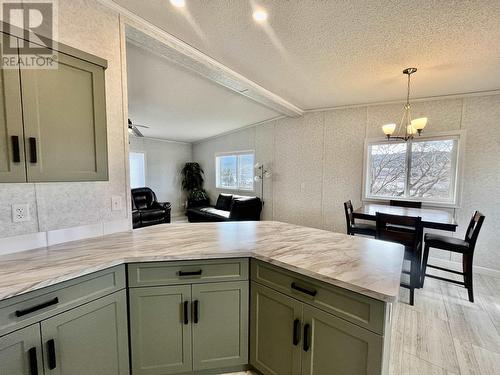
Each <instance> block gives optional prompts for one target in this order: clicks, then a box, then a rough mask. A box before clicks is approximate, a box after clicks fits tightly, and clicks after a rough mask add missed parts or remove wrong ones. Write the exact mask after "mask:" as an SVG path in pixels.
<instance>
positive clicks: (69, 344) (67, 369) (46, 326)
mask: <svg viewBox="0 0 500 375" xmlns="http://www.w3.org/2000/svg"><path fill="white" fill-rule="evenodd" d="M126 301H127V299H126V295H125V291H120V292H116V293H113V294H111V295H109V296H107V297H103V298H100V299H98V300H95V301H93V302H89V303H87V304H85V305H82V306H80V307H77V308H75V309H72V310H69V311H66V312H64V313H62V314H59V315H55V316H54V317H52V318H49V319H47V320H44V321H42V322H41V332H42V343H43V350H44V367H45V375H89V374H92V375H128V374H129V358H128V334H127V302H126ZM40 374H42V373H41V372H40Z"/></svg>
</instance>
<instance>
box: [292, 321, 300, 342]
mask: <svg viewBox="0 0 500 375" xmlns="http://www.w3.org/2000/svg"><path fill="white" fill-rule="evenodd" d="M299 342H300V320H299V319H295V320H294V321H293V345H294V346H297V345H299Z"/></svg>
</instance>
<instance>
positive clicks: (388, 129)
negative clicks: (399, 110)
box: [382, 124, 396, 135]
mask: <svg viewBox="0 0 500 375" xmlns="http://www.w3.org/2000/svg"><path fill="white" fill-rule="evenodd" d="M395 130H396V124H386V125H384V126H382V131H383V132H384V134H385V135H392V134H394V131H395Z"/></svg>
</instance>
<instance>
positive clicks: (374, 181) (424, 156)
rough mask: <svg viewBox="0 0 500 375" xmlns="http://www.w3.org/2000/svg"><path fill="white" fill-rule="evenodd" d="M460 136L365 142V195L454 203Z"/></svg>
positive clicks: (375, 197)
mask: <svg viewBox="0 0 500 375" xmlns="http://www.w3.org/2000/svg"><path fill="white" fill-rule="evenodd" d="M459 144H460V137H459V136H458V135H455V136H443V137H435V138H417V139H414V140H412V141H408V142H393V141H379V142H367V150H366V154H367V160H366V168H365V171H366V172H365V173H366V176H365V198H368V199H398V198H401V199H404V200H417V201H424V202H430V203H442V204H452V205H456V204H457V176H458V149H459Z"/></svg>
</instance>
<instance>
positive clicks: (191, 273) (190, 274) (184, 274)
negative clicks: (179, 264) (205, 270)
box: [179, 270, 201, 276]
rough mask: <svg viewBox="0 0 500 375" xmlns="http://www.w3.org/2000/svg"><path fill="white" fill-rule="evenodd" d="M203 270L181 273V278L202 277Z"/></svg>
mask: <svg viewBox="0 0 500 375" xmlns="http://www.w3.org/2000/svg"><path fill="white" fill-rule="evenodd" d="M200 275H201V270H198V271H179V276H200Z"/></svg>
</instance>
